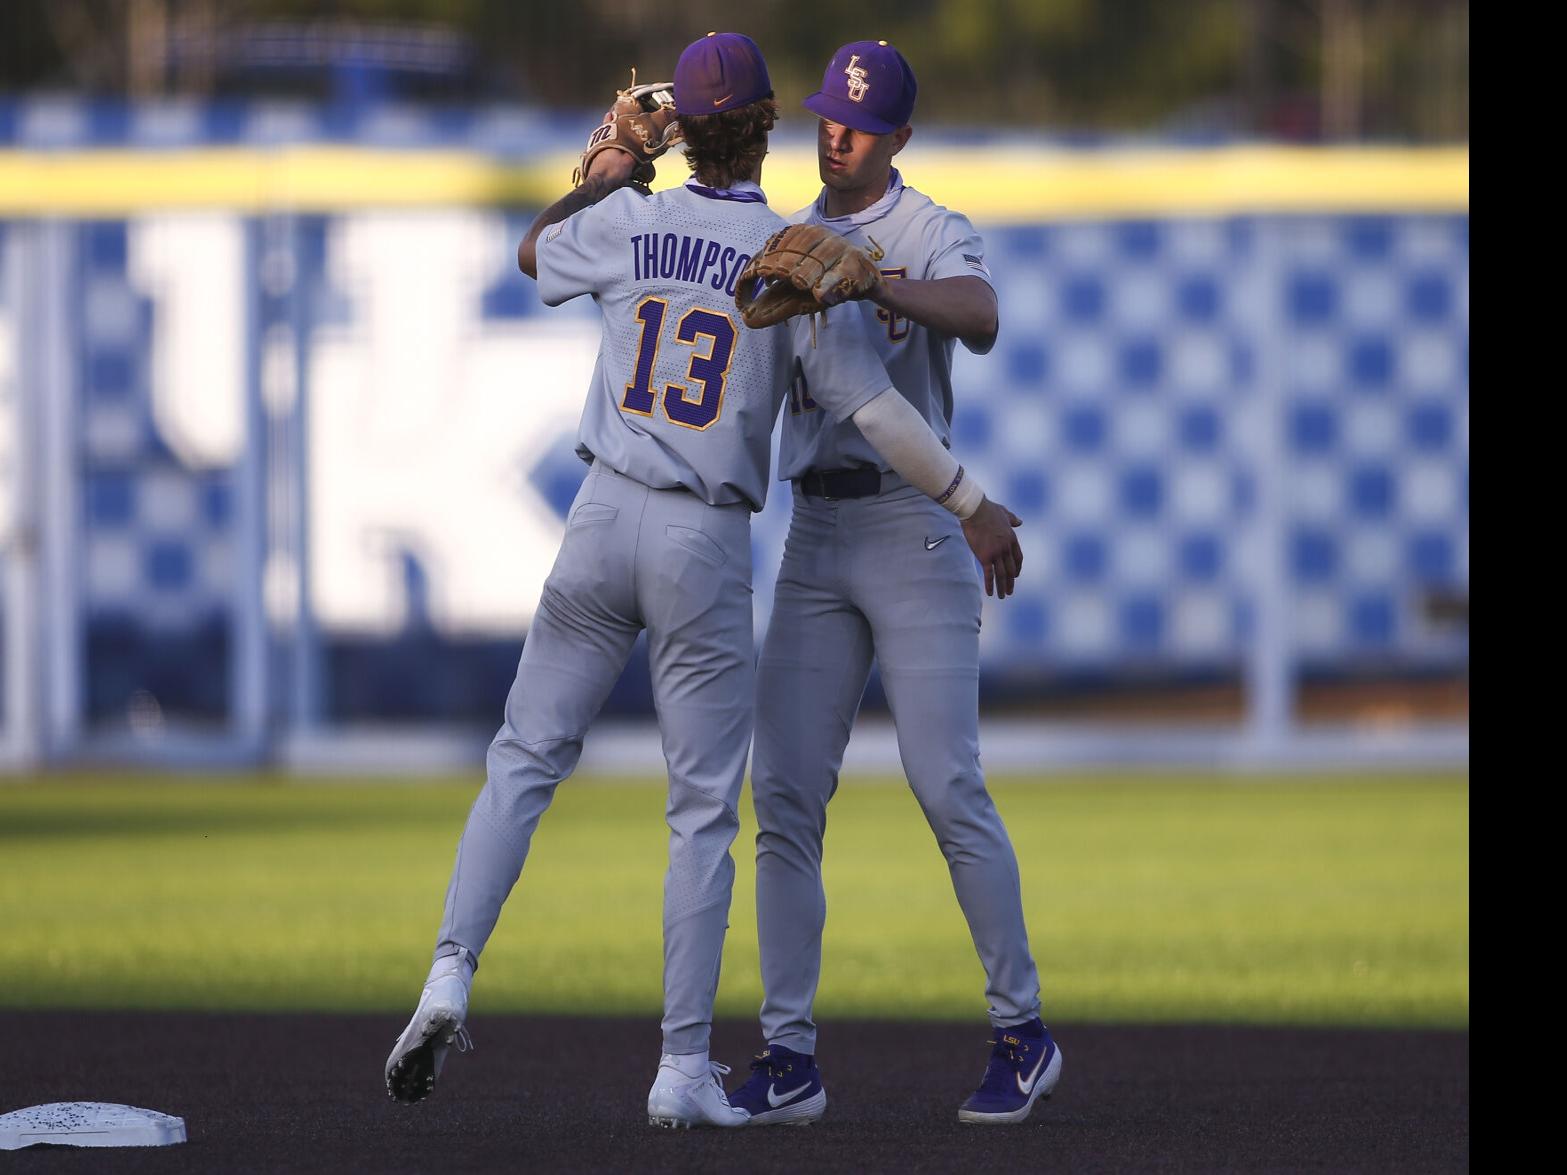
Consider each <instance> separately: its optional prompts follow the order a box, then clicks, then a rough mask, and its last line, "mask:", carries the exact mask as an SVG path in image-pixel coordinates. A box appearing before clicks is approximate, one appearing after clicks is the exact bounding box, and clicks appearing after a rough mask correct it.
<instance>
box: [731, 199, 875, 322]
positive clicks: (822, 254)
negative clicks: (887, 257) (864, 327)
mask: <svg viewBox="0 0 1567 1175" xmlns="http://www.w3.org/2000/svg"><path fill="white" fill-rule="evenodd" d="M877 252H878V253H879V252H880V250H878V251H877ZM878 259H879V258H878V257H876V256H875V255H873V254H870V253H867V252H866V251H865V250H864V249H861V248H859V247H858V246H856V245H853V244H851V243H850V242H849V241H848V240H846V239H845V238H843V237H840V236H839V235H838V234H837V233H835V232H833V231H831V230H830V229H825V228H822V227H821V226H820V225H816V224H791V225H790V226H789V227H788V228H785V229H780V230H779V231H778V232H776V233H774V234H773V235H772V236H771V237H769V238H768V239H767V243H766V244H765V245H763V246H762V247H761V249H759V250H757V253H756V256H754V257H752V258H751V260H750V261H749V262H747V264H746V267H745V268H744V269H743V270H741V271H740V279H739V281H738V282H737V283H736V285H735V305H736V306H737V307H739V309H740V317H741V318H743V319H744V320H745V324H746V325H747V326H750V327H764V326H772V325H773V324H774V323H779V322H782V321H783V320H784V319H786V318H793V317H794V316H795V315H797V314H815V313H816V312H817V311H819V310H825V309H826V308H827V307H829V306H835V305H837V304H838V303H839V302H846V301H849V300H850V299H853V298H863V297H865V296H866V295H868V294H870V293H873V292H874V291H875V290H876V289H877V287H878V286H880V285H881V280H882V278H881V271H880V270H879V269H877V268H876V262H877V260H878Z"/></svg>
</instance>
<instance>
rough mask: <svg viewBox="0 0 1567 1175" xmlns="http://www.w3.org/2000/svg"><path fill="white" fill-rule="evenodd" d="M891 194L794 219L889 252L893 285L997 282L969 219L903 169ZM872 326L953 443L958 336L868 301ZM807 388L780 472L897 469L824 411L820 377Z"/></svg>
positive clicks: (886, 266)
mask: <svg viewBox="0 0 1567 1175" xmlns="http://www.w3.org/2000/svg"><path fill="white" fill-rule="evenodd" d="M892 175H893V182H892V184H891V185H890V187H889V189H888V192H887V195H885V196H883V197H882V198H881V199H880V200H878V201H877V202H876V203H875V204H873V205H871V207H869V208H867V209H865V210H864V211H863V212H857V213H854V214H853V215H851V216H840V217H828V216H826V215H825V214H824V210H823V206H822V201H821V200H818V201H817V202H816V203H815V204H812V205H810V206H809V207H807V208H803V209H801V210H800V211H799V212H797V213H795V214H794V215H793V216H792V217H790V220H792V221H794V222H795V223H797V224H798V223H809V224H819V225H823V226H825V227H826V228H830V229H832V230H833V231H834V232H836V233H840V234H842V235H843V236H845V237H847V238H848V239H849V240H851V241H853V242H854V243H855V244H856V245H858V246H859V247H860V248H862V249H867V250H871V251H872V253H873V255H874V253H875V252H876V251H880V252H881V253H883V254H884V256H883V258H882V260H881V261H880V262H879V265H880V267H881V271H882V275H883V276H884V277H885V278H886V279H887V280H889V281H897V280H899V279H901V278H912V279H914V280H916V281H932V280H935V279H937V278H944V277H962V276H967V277H978V278H980V279H982V280H984V281H987V282H988V281H990V270H989V269H988V268H987V267H986V265H985V246H984V242H982V241H981V240H980V237H979V234H978V233H977V232H975V231H974V226H973V225H972V224H970V223H969V220H968V217H966V216H964V215H963V214H962V213H961V212H953V211H951V210H950V209H947V208H943V207H942V206H941V205H940V204H937V203H935V202H934V201H932V200H931V198H930V197H929V196H926V195H924V194H923V193H921V192H917V191H915V190H914V189H913V188H910V187H905V186H904V184H903V182H902V177H900V176H899V174H898V173H897V171H894V172H893V173H892ZM858 306H859V309H860V314H861V316H862V318H863V319H864V322H865V326H866V329H867V330H868V331H869V333H870V336H871V338H872V340H873V341H874V343H875V345H876V352H877V354H878V355H880V356H881V361H882V364H883V365H884V366H885V368H886V371H887V374H888V376H889V377H891V379H892V383H893V386H894V387H896V388H897V389H898V392H899V393H900V394H901V395H902V396H903V398H904V399H906V400H908V401H909V403H911V404H913V405H914V407H915V409H916V410H917V411H918V412H919V413H920V415H921V416H923V417H924V418H925V421H926V423H927V424H929V425H930V428H931V431H932V432H934V433H935V434H936V435H937V436H938V437H940V438H941V440H942V443H943V444H946V445H948V447H949V448H950V447H951V444H950V442H951V427H950V426H951V423H952V352H953V347H954V345H955V343H956V340H954V339H951V338H948V337H946V336H944V335H939V334H936V333H935V332H934V331H931V330H928V329H926V328H925V327H923V326H921V325H920V324H919V323H917V322H911V321H910V320H909V319H907V318H903V317H900V316H898V315H895V314H893V313H892V312H891V311H888V310H884V309H882V308H881V307H880V306H877V305H876V304H875V303H874V302H869V301H866V302H860V303H858ZM805 384H806V386H805V388H804V389H803V390H802V389H797V390H796V394H795V396H794V397H793V398H792V399H791V400H790V404H789V414H788V415H787V416H786V417H785V418H784V434H783V445H782V448H781V450H780V452H779V458H778V476H779V477H780V478H782V479H784V480H785V481H788V480H791V479H793V478H797V477H799V476H800V475H801V474H803V473H805V472H806V471H807V470H810V469H850V468H854V467H856V466H864V465H874V466H877V467H878V468H880V469H883V470H885V469H887V468H888V465H887V463H886V462H885V461H883V460H882V458H881V456H880V455H879V454H878V453H877V452H876V450H875V449H874V448H872V447H871V445H870V442H869V441H867V440H866V439H865V437H864V436H863V435H862V434H861V433H860V430H859V429H858V428H856V427H855V425H854V422H853V421H851V420H847V419H845V418H843V417H842V416H841V415H836V414H833V413H830V412H828V413H824V412H821V411H820V410H819V406H820V405H822V404H824V403H825V401H823V399H822V394H823V393H829V392H830V389H827V388H826V387H825V386H824V385H823V384H822V383H821V382H820V381H819V380H812V379H811V378H810V373H806V378H805Z"/></svg>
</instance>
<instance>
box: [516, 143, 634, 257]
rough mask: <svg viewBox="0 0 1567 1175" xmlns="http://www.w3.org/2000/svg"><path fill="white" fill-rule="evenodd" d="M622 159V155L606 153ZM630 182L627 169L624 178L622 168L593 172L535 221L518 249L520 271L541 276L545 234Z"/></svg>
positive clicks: (609, 167)
mask: <svg viewBox="0 0 1567 1175" xmlns="http://www.w3.org/2000/svg"><path fill="white" fill-rule="evenodd" d="M605 154H606V155H609V154H613V155H615V156H617V157H620V153H619V152H605ZM630 182H631V169H630V168H629V167H626V168H625V169H624V174H622V170H621V169H620V168H619V167H615V166H608V165H606V166H602V167H597V168H595V169H594V173H593V174H592V175H590V176H588V177H587V178H585V179H584V180H583V181H582V183H581V184H579V185H578V186H577V187H575V188H573V189H572V190H571V191H569V192H567V193H566V194H565V195H564V196H562V197H561V198H560V199H559V200H556V201H555V203H553V204H551V205H550V206H549V207H548V208H546V209H545V210H544V211H543V212H541V213H539V215H538V217H537V219H535V220H534V222H533V226H532V227H531V228H529V229H528V235H527V236H525V237H523V238H522V244H520V245H518V246H517V268H518V269H520V270H522V272H523V273H525V274H527V275H528V276H529V277H531V278H535V279H537V278H538V276H539V258H538V246H539V237H540V236H541V235H543V233H544V230H545V229H547V228H549V226H550V225H552V224H559V223H560V222H561V221H563V220H565V219H566V218H567V217H568V216H570V215H571V214H572V213H573V212H581V211H582V210H583V209H584V208H586V207H588V206H589V205H590V204H597V203H598V202H599V201H600V200H602V199H603V198H604V197H605V196H607V195H609V194H610V193H611V192H614V191H618V190H619V189H620V188H623V187H625V186H626V185H627V184H629V183H630Z"/></svg>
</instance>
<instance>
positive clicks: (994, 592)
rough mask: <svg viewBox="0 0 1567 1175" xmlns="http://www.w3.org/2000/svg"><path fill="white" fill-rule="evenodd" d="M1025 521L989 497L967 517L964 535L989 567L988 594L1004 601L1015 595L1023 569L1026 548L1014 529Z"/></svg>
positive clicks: (984, 566) (987, 577) (981, 560)
mask: <svg viewBox="0 0 1567 1175" xmlns="http://www.w3.org/2000/svg"><path fill="white" fill-rule="evenodd" d="M1022 525H1023V520H1022V519H1021V518H1019V517H1018V516H1017V515H1016V514H1014V513H1012V511H1010V510H1008V509H1007V508H1006V507H1005V506H1003V505H1001V504H1000V503H999V502H992V501H991V500H990V499H989V498H986V499H985V500H984V501H983V502H981V503H980V504H979V509H978V510H976V511H974V513H973V514H971V515H969V517H967V518H965V519H964V520H963V537H964V539H966V540H967V541H968V545H969V550H971V551H973V552H974V557H975V558H976V559H978V560H979V565H980V566H981V567H983V568H984V569H985V594H986V595H987V596H995V597H996V598H997V599H998V600H1004V599H1006V598H1007V597H1008V596H1010V595H1011V594H1012V590H1013V587H1014V585H1015V584H1016V583H1017V577H1018V575H1019V574H1020V573H1021V572H1022V570H1023V548H1022V546H1021V545H1020V544H1019V543H1018V541H1017V533H1016V532H1015V531H1014V530H1013V529H1012V528H1013V527H1015V526H1022Z"/></svg>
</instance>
